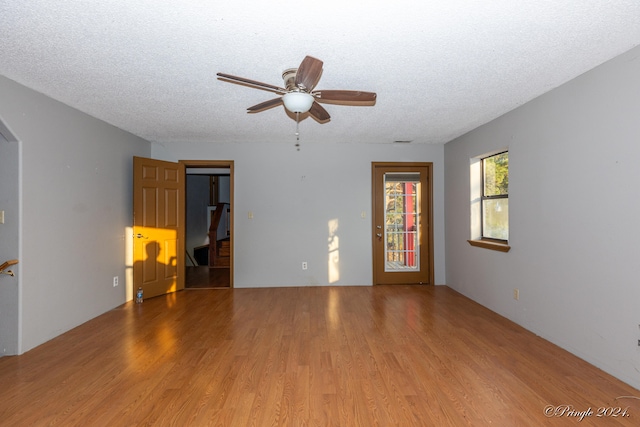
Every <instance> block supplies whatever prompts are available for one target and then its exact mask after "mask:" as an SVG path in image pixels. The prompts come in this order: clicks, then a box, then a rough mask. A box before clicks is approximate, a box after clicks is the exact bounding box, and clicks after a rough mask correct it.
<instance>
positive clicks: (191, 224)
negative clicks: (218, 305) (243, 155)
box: [180, 160, 234, 289]
mask: <svg viewBox="0 0 640 427" xmlns="http://www.w3.org/2000/svg"><path fill="white" fill-rule="evenodd" d="M180 163H182V164H184V166H185V182H186V196H185V197H186V207H185V217H186V222H187V224H186V229H185V237H184V238H185V242H186V254H187V258H186V260H185V265H184V269H185V289H210V288H231V287H233V237H234V233H233V193H234V191H233V187H234V183H233V180H234V177H233V161H215V160H181V161H180Z"/></svg>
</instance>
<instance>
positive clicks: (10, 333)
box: [0, 116, 20, 356]
mask: <svg viewBox="0 0 640 427" xmlns="http://www.w3.org/2000/svg"><path fill="white" fill-rule="evenodd" d="M2 122H3V120H2V117H1V116H0V211H4V224H0V264H1V263H3V262H5V261H7V260H10V259H19V258H20V256H19V255H20V254H19V249H20V248H19V245H18V237H19V230H20V228H19V220H20V217H19V213H20V210H19V206H20V197H19V185H20V184H19V174H20V144H19V143H18V142H17V141H15V139H14V138H13V137H12V135H11V133H10V132H8V129H6V128H4V127H3V125H2ZM3 132H4V135H3V134H2V133H3ZM10 270H11V271H13V272H14V274H15V276H14V277H11V276H7V275H0V356H1V355H4V354H16V353H17V352H18V347H19V339H20V334H19V331H18V325H19V314H20V313H19V305H18V303H17V302H18V301H19V298H20V289H19V286H18V278H19V277H20V264H18V265H14V266H12V267H11V268H10ZM4 325H11V327H4Z"/></svg>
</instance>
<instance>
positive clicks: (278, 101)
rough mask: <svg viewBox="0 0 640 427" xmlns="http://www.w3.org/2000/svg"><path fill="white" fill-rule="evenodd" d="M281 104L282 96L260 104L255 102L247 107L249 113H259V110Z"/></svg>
mask: <svg viewBox="0 0 640 427" xmlns="http://www.w3.org/2000/svg"><path fill="white" fill-rule="evenodd" d="M280 104H282V98H275V99H270V100H268V101H265V102H261V103H260V104H256V105H254V106H253V107H249V108H247V110H248V112H249V113H259V112H260V111H263V110H266V109H267V108H272V107H275V106H276V105H280Z"/></svg>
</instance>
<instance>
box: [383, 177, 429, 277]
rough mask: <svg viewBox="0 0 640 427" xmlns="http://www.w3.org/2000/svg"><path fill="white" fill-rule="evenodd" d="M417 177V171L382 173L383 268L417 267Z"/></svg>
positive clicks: (418, 189)
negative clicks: (384, 254) (384, 257)
mask: <svg viewBox="0 0 640 427" xmlns="http://www.w3.org/2000/svg"><path fill="white" fill-rule="evenodd" d="M419 179H420V175H419V174H394V173H387V174H385V205H386V209H385V240H386V250H385V253H386V267H385V271H390V270H394V271H397V270H405V269H416V268H418V265H419V251H418V245H417V239H418V233H417V230H418V223H419V218H420V209H419V194H420V181H419Z"/></svg>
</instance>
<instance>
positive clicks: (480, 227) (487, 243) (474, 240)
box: [467, 148, 511, 252]
mask: <svg viewBox="0 0 640 427" xmlns="http://www.w3.org/2000/svg"><path fill="white" fill-rule="evenodd" d="M504 153H507V154H508V153H509V149H508V148H505V149H502V150H498V151H494V152H491V153H487V154H484V155H482V156H478V157H475V158H473V159H471V173H472V180H471V192H472V194H471V205H472V215H471V217H472V224H471V230H472V231H471V234H472V236H471V239H469V240H467V242H469V244H470V245H471V246H476V247H481V248H485V249H491V250H495V251H500V252H509V250H510V249H511V246H510V245H509V240H508V239H496V238H492V237H485V236H484V222H485V221H484V203H483V202H484V201H485V200H497V199H507V200H508V199H509V193H508V190H507V194H506V195H503V194H501V195H494V196H485V185H484V184H485V175H484V164H485V160H486V159H489V158H491V157H494V156H498V155H500V154H504ZM474 164H475V165H476V167H475V168H474ZM474 170H475V171H476V172H475V173H474V172H473V171H474ZM474 183H475V185H477V187H476V188H477V190H476V192H475V194H474V190H473V188H474ZM475 203H477V207H476V208H475V209H476V215H474V214H473V210H474V208H473V205H474V204H475ZM474 221H477V223H475V224H474ZM474 230H476V231H475V232H474ZM474 234H475V235H474Z"/></svg>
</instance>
